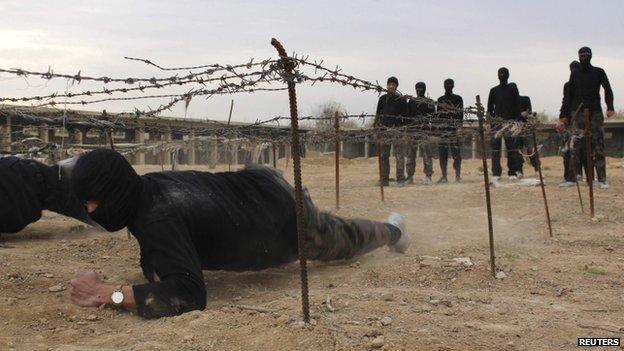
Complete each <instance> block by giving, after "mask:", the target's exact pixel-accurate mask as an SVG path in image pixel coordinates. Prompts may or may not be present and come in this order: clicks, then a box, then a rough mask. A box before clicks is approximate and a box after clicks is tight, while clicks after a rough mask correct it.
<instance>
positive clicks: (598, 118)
mask: <svg viewBox="0 0 624 351" xmlns="http://www.w3.org/2000/svg"><path fill="white" fill-rule="evenodd" d="M601 86H602V87H603V89H604V95H605V103H606V105H607V110H613V90H611V84H610V83H609V79H608V78H607V74H606V73H605V71H604V70H603V69H602V68H599V67H594V66H592V65H591V63H590V62H589V60H587V61H583V60H581V68H580V69H579V70H576V71H574V72H572V74H571V75H570V81H569V86H568V89H567V95H566V96H565V97H564V100H563V104H562V107H561V110H562V111H563V114H564V115H565V117H570V118H571V119H572V123H573V124H574V125H575V126H576V128H578V129H581V130H583V129H584V128H585V123H584V121H583V110H584V109H585V108H588V109H589V112H590V123H589V124H590V125H589V129H590V134H591V139H592V153H593V158H594V165H595V167H596V171H597V173H598V174H597V175H598V181H600V182H605V181H606V179H607V169H606V161H605V154H604V115H603V113H602V107H601V105H600V87H601ZM580 103H582V104H583V106H582V109H581V111H580V112H579V113H578V114H576V115H573V112H574V111H575V110H576V108H577V106H574V105H578V104H580ZM577 144H578V152H579V154H582V155H585V154H586V151H585V142H583V141H581V142H579V143H577ZM585 172H587V167H585ZM592 173H593V172H592Z"/></svg>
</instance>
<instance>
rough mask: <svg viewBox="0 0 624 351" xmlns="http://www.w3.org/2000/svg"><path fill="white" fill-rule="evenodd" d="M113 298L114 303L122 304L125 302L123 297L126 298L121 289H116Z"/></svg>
mask: <svg viewBox="0 0 624 351" xmlns="http://www.w3.org/2000/svg"><path fill="white" fill-rule="evenodd" d="M111 299H112V300H113V302H114V303H116V304H120V303H122V302H123V299H124V296H123V293H122V292H121V291H115V292H114V293H113V295H112V296H111Z"/></svg>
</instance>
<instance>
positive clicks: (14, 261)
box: [0, 157, 624, 350]
mask: <svg viewBox="0 0 624 351" xmlns="http://www.w3.org/2000/svg"><path fill="white" fill-rule="evenodd" d="M607 163H608V173H609V178H610V183H611V188H610V189H608V190H600V189H596V213H597V216H596V218H594V219H593V220H592V219H590V216H589V214H588V213H587V212H588V207H589V204H588V198H587V193H588V188H587V187H586V186H585V185H582V186H581V191H582V194H583V197H584V201H585V206H586V209H585V210H586V213H584V214H583V213H581V210H580V206H579V202H578V197H577V192H576V188H565V189H563V188H559V187H557V183H558V182H559V181H560V178H561V175H562V165H561V159H560V158H558V157H552V158H548V159H546V160H544V165H545V166H544V169H545V176H546V182H547V195H548V200H549V204H550V210H551V216H552V219H553V230H554V237H553V238H550V237H549V236H548V230H547V225H546V221H545V215H544V207H543V202H542V198H541V191H540V189H539V187H518V188H497V189H492V203H493V213H494V231H495V246H496V264H497V267H498V269H499V270H502V271H503V272H505V274H506V275H507V277H506V278H504V279H494V278H493V277H492V276H491V273H490V271H489V260H488V252H489V251H488V241H487V237H488V232H487V222H486V212H485V198H484V190H483V178H482V176H481V175H480V174H479V167H478V166H479V165H480V161H478V160H467V161H465V162H464V183H463V184H455V183H454V182H451V183H449V184H446V185H436V186H429V187H427V186H423V185H420V184H415V185H411V186H408V187H405V188H398V187H396V186H391V187H390V188H386V201H385V203H380V201H379V189H378V188H377V187H376V186H375V180H376V169H377V165H376V159H355V160H343V161H342V164H341V182H342V187H341V196H342V197H341V205H342V206H341V208H340V210H338V211H336V210H335V205H334V173H333V162H332V159H331V157H325V158H321V157H315V158H307V159H305V161H304V166H303V174H304V183H305V185H306V186H307V187H308V188H309V189H310V192H311V194H312V197H313V198H314V199H315V201H316V203H317V205H318V206H319V207H321V208H323V209H326V210H328V211H332V212H336V213H337V214H339V215H342V216H361V217H368V218H373V219H378V220H384V219H385V218H386V216H387V215H388V213H389V212H391V211H399V212H402V213H404V214H406V215H407V223H408V230H409V232H410V233H411V234H412V236H413V243H412V246H411V248H410V249H409V251H408V253H407V254H405V255H401V254H396V253H390V252H388V250H387V249H385V248H382V249H379V250H377V251H375V252H373V253H371V254H368V255H366V256H363V257H360V258H358V259H357V260H353V261H349V262H336V263H331V264H320V263H312V264H311V267H310V299H311V313H312V317H313V319H314V325H310V326H305V327H300V326H299V325H298V324H297V323H296V321H297V320H299V319H300V318H301V317H300V299H299V296H300V295H299V294H300V291H299V276H298V264H296V263H295V264H291V265H289V266H286V267H283V268H278V269H269V270H266V271H262V272H247V273H233V272H222V271H219V272H205V274H204V277H205V281H206V287H207V290H208V306H207V308H206V309H205V310H204V311H195V312H191V313H188V314H185V315H182V316H178V317H173V318H163V319H160V320H143V319H141V318H140V317H138V316H136V315H133V314H131V313H128V312H121V311H116V310H113V309H109V308H104V309H87V308H80V307H77V306H74V305H72V304H71V303H70V301H69V299H68V297H67V294H68V290H67V285H68V281H69V280H70V279H71V277H72V274H73V272H74V270H75V269H78V268H82V269H95V270H96V271H97V272H98V273H100V274H101V275H103V276H104V277H105V279H106V280H109V281H114V282H125V283H141V282H143V281H144V279H143V277H142V275H141V272H140V268H139V266H138V254H139V251H138V246H137V243H136V241H135V240H134V239H128V238H127V236H126V233H125V231H122V232H118V233H114V234H108V233H104V232H100V231H97V230H94V229H90V228H85V227H84V226H83V225H81V224H80V223H78V222H76V221H74V220H71V219H67V218H64V217H62V216H60V215H56V214H52V213H46V214H45V217H44V219H43V220H41V221H39V222H38V223H35V224H33V225H31V226H29V227H28V228H26V229H25V230H24V231H23V232H22V233H19V234H16V235H11V236H8V235H5V236H3V239H2V240H3V241H2V244H3V247H0V350H7V349H8V350H11V349H16V350H365V349H372V348H378V349H383V350H538V349H539V350H563V349H574V348H576V338H578V337H590V336H591V337H614V336H617V337H622V336H624V289H623V283H624V279H623V278H624V251H623V250H624V226H623V224H624V212H623V208H624V175H623V169H622V165H623V162H622V160H621V159H608V161H607ZM284 166H285V164H284V163H283V160H280V163H279V165H278V167H279V168H281V169H284ZM418 167H419V169H418V174H421V172H422V163H421V162H420V160H419V165H418ZM288 168H289V169H288V170H287V171H286V177H287V179H289V180H292V164H291V165H289V167H288ZM159 169H160V167H159V166H148V167H142V168H141V169H140V171H141V172H147V171H156V170H159ZM202 169H203V168H202ZM220 169H223V167H220ZM437 169H438V167H437V161H436V171H437ZM393 173H394V171H393ZM527 173H528V172H527ZM436 176H437V174H436V175H434V177H436ZM419 177H420V175H419ZM419 183H420V182H419ZM423 256H434V257H437V258H440V259H439V260H437V259H436V258H428V257H423ZM459 257H469V258H470V259H471V261H472V263H473V264H474V265H473V266H472V267H465V266H463V265H461V264H460V265H456V264H452V263H453V262H452V259H453V258H459ZM59 290H60V291H59ZM327 302H329V304H328V303H327ZM250 307H252V308H255V309H256V310H252V309H250ZM616 348H617V347H616ZM594 349H596V348H594ZM611 349H613V348H611Z"/></svg>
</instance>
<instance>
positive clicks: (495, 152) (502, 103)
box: [487, 83, 524, 177]
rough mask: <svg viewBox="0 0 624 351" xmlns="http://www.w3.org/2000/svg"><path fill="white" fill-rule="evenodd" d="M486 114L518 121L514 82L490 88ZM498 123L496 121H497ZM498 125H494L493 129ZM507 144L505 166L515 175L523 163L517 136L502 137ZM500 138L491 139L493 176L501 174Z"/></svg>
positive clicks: (516, 95) (518, 106)
mask: <svg viewBox="0 0 624 351" xmlns="http://www.w3.org/2000/svg"><path fill="white" fill-rule="evenodd" d="M487 105H488V115H489V116H491V117H494V118H495V119H496V120H497V122H498V121H520V120H521V118H520V94H519V93H518V87H516V84H515V83H506V84H500V85H497V86H495V87H493V88H492V89H490V95H489V97H488V102H487ZM497 124H498V123H497ZM499 126H500V125H498V126H497V125H495V127H494V131H496V130H497V129H498V128H499ZM504 138H505V145H506V146H507V168H508V174H509V175H510V176H511V175H516V174H517V173H518V172H522V164H523V163H524V161H523V159H522V155H521V154H520V152H519V149H520V147H521V145H522V144H521V142H520V141H519V140H518V138H514V137H504ZM501 140H502V139H497V138H494V139H492V141H491V148H492V173H493V174H494V176H498V177H500V176H501V173H502V172H503V168H502V167H501V164H500V157H501V146H502V141H501Z"/></svg>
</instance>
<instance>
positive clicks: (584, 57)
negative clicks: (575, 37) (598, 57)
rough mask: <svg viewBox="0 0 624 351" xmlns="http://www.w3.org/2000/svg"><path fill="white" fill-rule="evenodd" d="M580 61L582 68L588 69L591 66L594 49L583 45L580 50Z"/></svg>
mask: <svg viewBox="0 0 624 351" xmlns="http://www.w3.org/2000/svg"><path fill="white" fill-rule="evenodd" d="M578 55H579V61H580V62H581V69H582V70H584V71H585V70H587V69H588V68H589V67H591V59H592V51H591V49H590V48H588V47H587V46H583V47H582V48H580V49H579V51H578Z"/></svg>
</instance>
